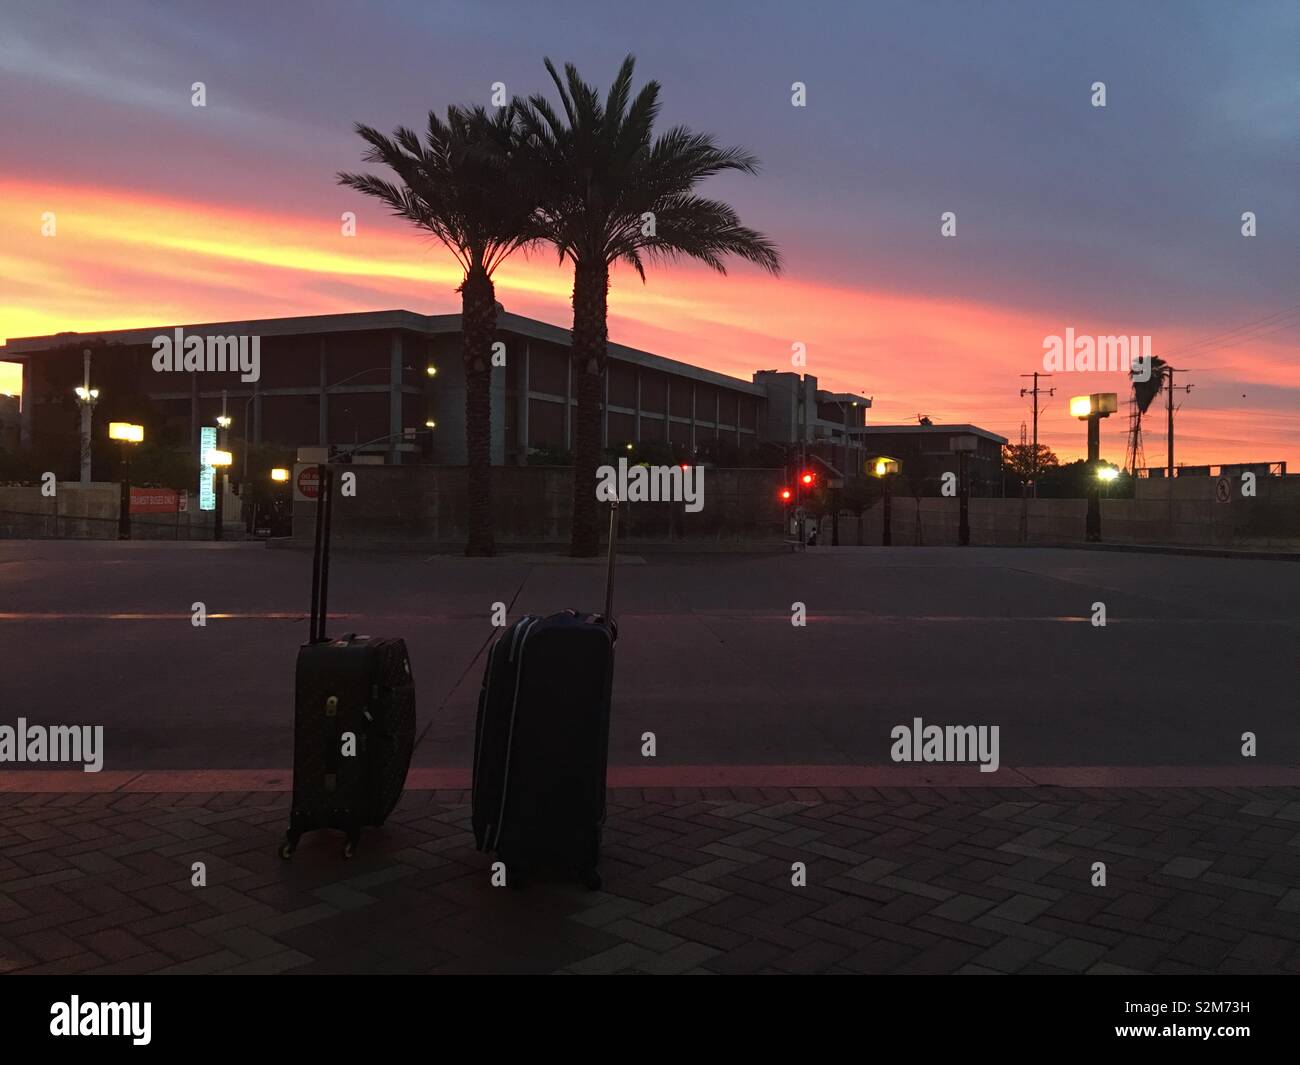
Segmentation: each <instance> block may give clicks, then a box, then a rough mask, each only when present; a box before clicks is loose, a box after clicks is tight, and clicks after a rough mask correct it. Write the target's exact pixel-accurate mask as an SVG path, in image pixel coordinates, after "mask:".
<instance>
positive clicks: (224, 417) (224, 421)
mask: <svg viewBox="0 0 1300 1065" xmlns="http://www.w3.org/2000/svg"><path fill="white" fill-rule="evenodd" d="M232 421H234V419H233V418H231V417H230V415H228V414H218V415H217V424H218V425H219V426H221V428H223V429H229V428H230V423H231V422H232Z"/></svg>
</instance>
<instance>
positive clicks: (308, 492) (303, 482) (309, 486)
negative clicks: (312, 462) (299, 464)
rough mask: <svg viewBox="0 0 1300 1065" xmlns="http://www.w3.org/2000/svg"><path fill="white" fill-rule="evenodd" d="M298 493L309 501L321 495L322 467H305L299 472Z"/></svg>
mask: <svg viewBox="0 0 1300 1065" xmlns="http://www.w3.org/2000/svg"><path fill="white" fill-rule="evenodd" d="M298 491H299V492H301V493H302V494H303V495H305V496H306V497H307V498H308V499H315V498H316V497H317V496H319V495H320V467H319V466H305V467H303V469H301V470H299V471H298Z"/></svg>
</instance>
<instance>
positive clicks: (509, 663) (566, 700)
mask: <svg viewBox="0 0 1300 1065" xmlns="http://www.w3.org/2000/svg"><path fill="white" fill-rule="evenodd" d="M617 522H618V512H617V503H615V504H614V509H613V511H612V513H611V517H610V541H609V568H608V573H607V578H606V591H605V613H604V614H579V613H578V612H577V611H574V610H565V611H562V612H560V613H558V614H551V615H549V616H547V617H535V616H526V617H523V618H520V619H519V620H518V621H517V622H515V623H514V624H513V625H511V626H510V628H508V629H506V631H505V632H503V633H502V634H501V636H500V637H498V639H497V640H496V642H495V643H494V644H493V645H492V648H491V650H490V651H489V652H488V661H487V667H486V669H485V670H484V674H483V686H482V688H481V690H480V692H479V702H478V720H477V724H476V727H475V733H474V778H473V798H472V818H471V820H472V824H473V828H474V841H475V843H476V844H477V846H478V849H479V850H480V851H494V852H496V854H497V855H498V856H499V857H500V858H501V860H502V861H503V862H504V863H505V865H506V877H507V881H506V882H507V883H508V884H511V885H513V886H518V885H519V883H520V881H521V880H522V879H523V878H525V877H527V876H528V875H529V874H531V873H532V872H534V871H541V870H546V871H551V872H557V873H560V874H563V875H572V876H576V877H577V878H578V879H579V880H581V881H582V882H583V883H584V884H586V885H587V886H588V887H589V888H592V889H595V888H598V887H599V886H600V874H599V872H598V871H597V865H598V862H599V859H600V835H601V826H602V825H603V823H604V820H605V769H606V763H607V761H608V754H609V716H610V698H611V692H612V688H613V681H614V644H615V642H616V641H617V639H618V628H617V626H616V625H615V623H614V620H613V618H612V616H611V611H612V608H613V575H614V558H615V541H616V537H617V528H618V525H617Z"/></svg>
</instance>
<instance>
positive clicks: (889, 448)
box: [862, 424, 1007, 496]
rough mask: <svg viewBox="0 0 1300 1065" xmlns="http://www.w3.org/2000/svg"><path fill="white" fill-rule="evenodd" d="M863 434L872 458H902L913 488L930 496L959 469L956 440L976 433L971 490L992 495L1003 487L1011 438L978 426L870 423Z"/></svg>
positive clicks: (909, 482)
mask: <svg viewBox="0 0 1300 1065" xmlns="http://www.w3.org/2000/svg"><path fill="white" fill-rule="evenodd" d="M862 436H863V438H864V440H865V442H866V448H867V454H868V459H870V458H872V457H876V456H880V455H887V456H889V457H890V458H894V459H898V460H899V462H901V463H902V470H901V472H902V476H903V477H904V478H905V479H906V480H907V482H908V484H909V486H910V487H911V489H912V490H913V491H914V492H917V493H918V494H920V495H926V496H932V495H938V494H939V490H940V487H941V485H942V482H943V475H944V474H945V473H956V472H957V462H958V459H957V454H956V453H955V452H954V451H953V450H952V442H953V440H954V439H955V438H957V437H960V436H973V437H975V444H976V450H975V451H974V452H972V453H971V457H970V459H969V463H970V466H969V468H970V476H971V491H972V492H974V493H975V494H977V495H991V494H993V493H994V492H997V491H999V490H1000V487H999V486H1000V484H1001V471H1002V446H1003V445H1004V444H1005V443H1006V442H1007V439H1006V437H1004V436H998V434H997V433H991V432H989V431H988V430H987V429H981V428H980V427H979V426H977V425H933V424H921V425H869V426H867V427H865V428H864V429H863V430H862ZM918 489H919V491H918Z"/></svg>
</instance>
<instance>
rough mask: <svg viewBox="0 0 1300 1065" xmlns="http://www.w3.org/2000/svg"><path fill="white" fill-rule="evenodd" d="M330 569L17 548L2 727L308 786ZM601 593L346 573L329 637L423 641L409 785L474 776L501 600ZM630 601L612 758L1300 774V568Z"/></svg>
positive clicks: (683, 559) (930, 578) (628, 573)
mask: <svg viewBox="0 0 1300 1065" xmlns="http://www.w3.org/2000/svg"><path fill="white" fill-rule="evenodd" d="M309 567H310V558H309V556H308V555H306V554H304V553H302V552H299V551H289V550H268V549H266V548H265V547H264V546H262V545H260V544H201V543H200V544H175V545H172V544H157V543H144V542H136V543H126V544H118V543H113V542H81V541H3V542H0V648H3V655H2V658H0V695H2V698H0V725H3V724H13V723H14V721H15V719H17V718H18V717H20V716H21V717H25V718H26V719H27V720H28V721H29V722H30V723H42V724H102V725H103V726H104V727H105V746H106V755H107V756H106V761H105V768H111V769H185V768H214V769H215V768H221V769H225V768H232V769H233V768H249V769H254V768H281V767H286V766H288V765H290V764H291V762H292V744H291V733H290V723H291V722H290V717H291V708H292V682H293V667H294V658H295V654H296V651H297V648H298V645H299V644H300V643H302V641H303V640H304V639H305V637H306V632H307V622H306V617H305V613H306V606H307V599H308V588H309ZM603 576H604V573H603V567H602V566H600V565H593V564H583V563H574V562H570V561H568V560H562V559H551V560H538V559H531V558H515V559H511V558H509V557H505V558H499V559H491V560H470V559H459V558H448V557H432V558H420V557H419V556H409V555H408V556H400V557H399V556H382V557H381V556H353V555H347V554H340V555H339V556H338V557H337V558H336V559H335V561H334V566H333V569H332V574H331V608H332V612H333V613H334V614H335V617H334V620H333V621H332V623H331V626H330V630H331V632H333V633H341V632H345V631H357V632H368V633H376V634H385V635H400V636H403V637H405V638H406V640H407V643H408V645H409V647H410V650H411V655H412V659H413V663H414V669H415V674H416V681H417V685H418V689H417V690H418V706H419V727H420V735H421V739H420V742H419V746H418V748H417V751H416V757H415V761H416V764H418V765H421V766H467V765H468V764H469V762H470V759H471V751H472V747H473V734H474V709H475V701H476V698H477V694H478V687H479V683H480V680H481V676H482V670H483V661H484V654H485V650H486V647H487V644H488V642H489V641H490V640H491V638H492V636H493V634H494V632H495V631H496V630H494V629H493V628H492V626H491V624H490V614H491V611H492V606H493V604H494V603H496V602H503V603H505V604H507V606H508V608H509V611H510V616H511V617H512V618H513V617H515V616H517V615H518V614H520V613H524V612H532V613H546V612H550V611H552V610H557V609H561V608H564V607H567V606H574V607H578V608H583V609H596V608H598V607H599V605H600V604H601V602H602V601H603V595H602V582H603ZM617 587H618V597H617V604H616V611H615V612H616V614H617V615H618V618H619V624H620V633H621V636H620V640H619V646H618V654H617V670H616V681H615V697H614V717H613V723H612V729H611V745H610V761H611V763H612V764H636V763H640V762H641V756H640V747H641V736H642V734H643V733H644V732H647V731H649V732H654V733H655V735H656V740H657V746H658V763H659V764H661V765H662V764H692V765H711V764H737V765H758V764H787V765H796V764H814V763H833V764H863V765H879V764H884V763H887V762H889V760H890V759H889V752H890V746H891V739H890V730H891V729H892V728H893V727H894V726H895V725H899V724H910V723H911V722H912V720H913V718H916V717H920V718H922V719H923V721H924V722H925V723H926V724H962V725H964V724H974V725H997V726H999V729H1000V746H1001V752H1000V753H1001V763H1002V765H1003V766H1007V767H1024V766H1080V765H1115V766H1135V765H1164V766H1177V765H1241V764H1242V762H1243V760H1242V757H1241V750H1240V748H1241V740H1240V737H1241V734H1242V733H1243V732H1245V731H1251V732H1254V733H1256V735H1257V737H1258V757H1257V760H1256V761H1257V763H1259V764H1269V765H1280V764H1297V763H1300V685H1298V684H1297V677H1298V676H1300V668H1298V667H1297V646H1298V643H1300V640H1298V637H1300V565H1297V564H1296V563H1292V562H1264V561H1240V560H1228V559H1210V558H1191V557H1183V556H1166V555H1146V554H1127V553H1126V554H1118V553H1102V552H1090V551H1070V550H1054V549H1023V550H1021V549H1005V548H1002V549H999V548H968V549H964V550H963V549H960V548H942V547H935V548H897V549H893V550H890V549H883V548H839V549H831V548H819V549H813V550H810V551H808V552H806V553H802V554H798V555H794V554H767V555H747V556H732V555H726V554H711V555H696V556H662V555H660V556H646V557H644V558H640V557H637V556H631V555H629V556H628V557H627V558H626V559H625V563H624V564H623V565H622V566H621V568H620V571H619V575H618V583H617ZM196 602H202V603H203V604H205V606H206V610H207V612H208V622H207V625H206V626H205V627H195V626H194V625H193V624H192V623H191V610H192V605H193V604H194V603H196ZM796 602H801V603H803V604H805V605H806V609H807V624H806V626H804V627H796V626H793V625H792V624H791V622H790V619H791V611H792V604H794V603H796ZM1094 603H1104V604H1105V609H1106V614H1107V624H1106V626H1105V627H1098V626H1094V625H1093V624H1092V622H1091V620H1090V619H1091V615H1092V614H1093V611H1094V606H1093V604H1094ZM5 768H9V767H8V766H6V767H5Z"/></svg>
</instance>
